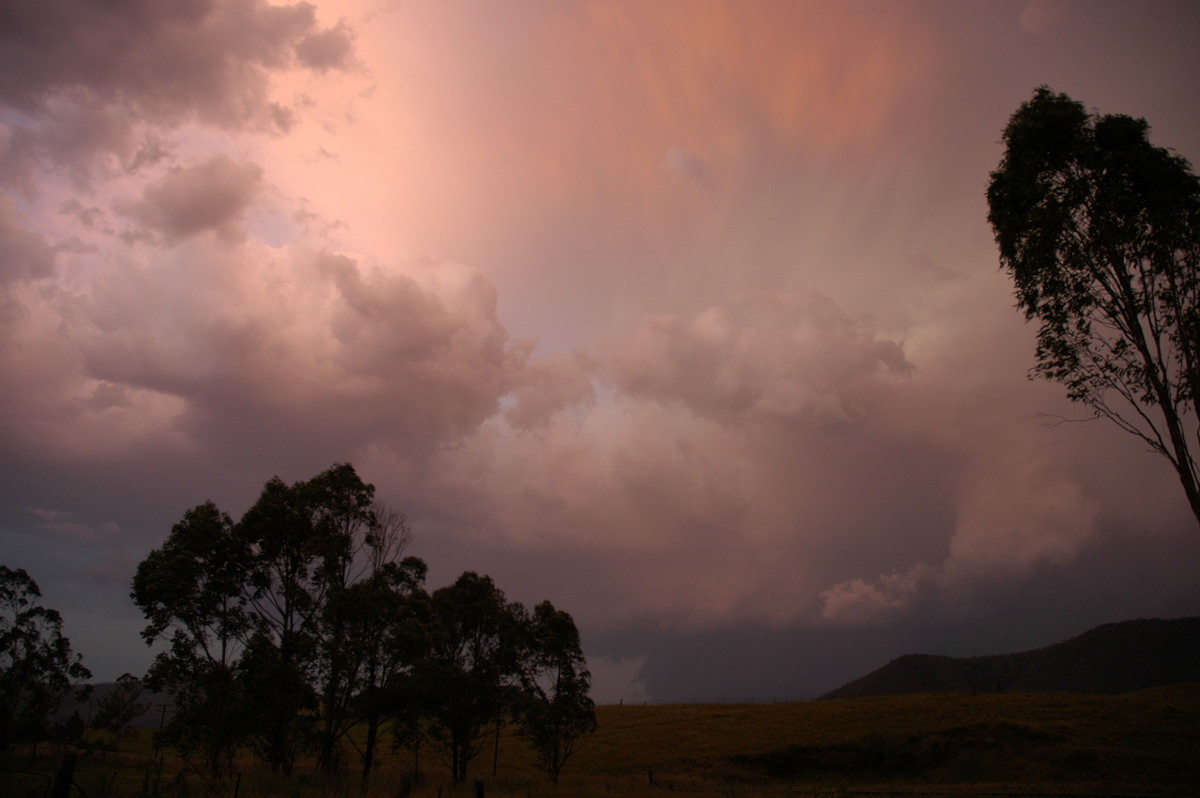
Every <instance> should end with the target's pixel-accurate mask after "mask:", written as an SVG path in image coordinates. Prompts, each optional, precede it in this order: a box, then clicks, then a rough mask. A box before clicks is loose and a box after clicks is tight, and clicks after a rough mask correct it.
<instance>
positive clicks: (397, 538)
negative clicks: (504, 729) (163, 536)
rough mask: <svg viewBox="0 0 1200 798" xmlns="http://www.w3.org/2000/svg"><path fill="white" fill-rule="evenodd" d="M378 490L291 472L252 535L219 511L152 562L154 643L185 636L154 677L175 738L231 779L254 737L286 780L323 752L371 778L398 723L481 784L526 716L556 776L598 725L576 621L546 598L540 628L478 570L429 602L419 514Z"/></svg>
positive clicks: (145, 598) (258, 509)
mask: <svg viewBox="0 0 1200 798" xmlns="http://www.w3.org/2000/svg"><path fill="white" fill-rule="evenodd" d="M374 493H375V489H374V487H373V486H372V485H369V484H367V483H364V482H363V481H362V480H361V479H360V478H359V477H358V475H357V474H356V473H355V471H354V469H353V467H352V466H350V465H348V464H338V465H334V466H333V467H332V468H330V469H327V470H326V471H324V472H322V473H321V474H318V475H317V476H316V477H313V478H312V479H310V480H307V481H301V482H296V483H293V484H290V485H289V484H287V483H285V482H283V480H281V479H279V478H277V477H276V478H273V479H271V480H269V481H268V482H267V483H266V484H265V485H264V487H263V490H262V493H261V494H260V495H259V498H258V500H257V501H256V502H255V504H254V505H253V506H252V507H251V508H250V509H249V510H247V511H246V513H245V514H244V515H243V516H242V518H241V520H240V521H238V522H237V523H236V524H235V523H234V522H233V521H232V519H230V518H229V516H227V515H225V514H224V513H222V512H221V511H220V510H219V509H217V507H216V505H214V504H213V503H212V502H206V503H205V504H202V505H199V506H198V507H195V508H193V509H192V510H189V511H188V512H187V513H185V515H184V518H183V520H182V521H180V523H178V524H176V525H175V526H174V527H173V528H172V530H171V533H170V535H169V536H168V538H167V540H166V542H165V543H164V545H163V547H162V548H161V549H157V550H154V551H151V552H150V554H149V555H147V557H146V559H145V560H143V562H142V563H141V564H140V565H139V566H138V570H137V575H136V576H135V578H134V583H133V599H134V601H135V602H136V603H137V605H138V606H139V607H140V608H141V609H142V611H143V612H144V613H145V615H146V618H147V621H148V624H147V626H146V628H145V630H144V631H143V633H142V636H143V638H144V639H145V640H146V642H147V643H154V642H155V641H159V640H165V641H167V642H168V643H169V647H168V648H167V650H165V651H162V652H161V653H160V654H159V655H158V657H157V658H156V659H155V662H154V665H153V666H152V667H151V669H150V672H149V673H148V674H147V681H148V683H149V684H150V685H151V686H152V687H154V688H155V689H166V690H168V691H169V692H170V693H171V694H172V695H173V696H174V698H175V703H176V710H175V713H174V715H173V717H172V720H171V723H170V724H169V725H168V726H167V728H166V729H164V732H163V735H162V740H163V741H164V742H169V743H172V744H174V745H176V746H178V747H179V749H180V750H181V751H182V752H183V753H184V754H185V755H188V756H199V757H202V758H203V761H204V762H205V763H206V766H207V770H208V771H209V773H210V774H212V775H214V776H218V775H220V774H222V773H228V772H229V771H230V765H231V763H232V760H233V757H234V756H235V752H236V751H237V750H238V748H239V746H241V745H242V744H243V743H245V744H248V745H249V746H250V747H251V748H252V749H253V750H254V751H255V752H256V753H257V754H258V756H259V757H260V758H261V759H262V760H263V761H264V762H265V763H267V765H268V766H269V767H270V768H271V770H272V771H273V772H276V773H279V774H284V775H286V774H289V773H291V772H292V770H293V768H294V767H295V764H296V762H297V761H299V760H300V759H301V758H303V757H306V756H308V755H310V754H312V755H315V757H316V760H317V764H318V767H319V769H320V770H321V771H322V772H323V773H324V774H325V775H326V776H332V775H334V774H336V772H337V771H338V769H339V765H340V763H341V760H342V755H343V753H344V752H345V751H346V749H347V748H348V747H349V746H353V747H354V748H355V749H357V751H358V753H359V756H360V759H361V764H362V780H363V782H364V783H365V782H366V781H367V780H368V778H369V776H370V774H371V772H372V770H373V768H374V767H375V765H376V762H377V748H378V740H379V737H380V734H381V732H382V731H383V730H384V727H385V725H386V724H388V723H389V722H390V723H391V727H392V736H393V739H394V740H395V741H396V742H397V744H400V745H405V746H412V747H418V746H420V745H421V744H423V743H425V742H429V743H431V744H432V746H433V748H434V749H435V750H437V751H439V752H440V753H442V754H443V755H444V756H445V757H446V759H447V761H448V762H449V763H450V764H451V772H452V773H453V776H454V778H455V780H456V781H464V780H466V777H467V770H468V766H469V763H470V762H471V760H472V759H474V758H475V756H477V755H478V754H479V752H480V751H481V750H482V746H483V744H484V739H485V736H488V735H489V733H490V731H491V730H492V729H493V728H496V729H499V727H500V726H501V725H502V723H503V721H504V719H505V718H506V717H509V716H512V715H513V714H514V713H517V714H519V715H520V718H521V720H522V723H523V727H524V728H526V729H527V730H528V731H529V733H530V734H531V735H533V737H532V739H536V740H537V744H538V745H539V746H542V748H540V749H539V750H541V751H543V754H544V756H545V757H547V759H546V772H547V773H548V774H549V775H550V777H551V778H552V779H557V777H558V773H559V771H560V770H561V768H562V765H563V763H565V762H566V760H567V758H568V757H569V756H570V754H571V752H573V751H574V749H575V747H576V745H577V743H578V741H579V740H581V739H582V738H583V737H585V736H586V735H587V734H588V733H590V731H591V730H592V729H594V728H595V721H594V715H593V714H592V704H591V701H590V699H588V698H587V689H588V683H589V676H588V673H587V669H586V667H585V663H584V660H583V654H582V652H581V650H580V646H579V635H578V632H577V630H576V629H575V626H574V622H573V621H572V620H571V617H570V616H569V615H567V614H566V613H562V612H558V611H557V610H555V609H554V608H553V606H552V605H550V604H549V603H548V602H547V603H545V604H544V605H541V606H539V608H538V613H537V614H536V616H535V617H534V618H532V619H531V618H530V616H529V614H528V613H527V612H526V611H525V609H524V607H522V606H521V605H520V604H518V603H512V602H509V601H507V600H506V599H505V597H504V594H503V593H502V592H501V591H500V590H499V589H498V588H496V586H495V584H494V583H493V582H492V580H491V579H490V578H489V577H487V576H480V575H478V574H476V573H474V572H467V573H464V574H463V575H462V576H461V577H460V578H459V579H458V580H457V581H456V582H455V583H454V584H453V585H450V586H448V587H445V588H442V589H441V590H438V591H436V592H435V593H434V594H433V595H432V596H431V595H429V594H428V593H427V592H426V591H425V588H424V581H425V574H426V566H425V563H424V562H422V561H421V560H419V559H417V558H415V557H409V558H405V559H401V557H400V555H401V554H402V553H403V550H404V547H405V546H406V544H407V542H408V540H409V535H410V533H409V529H408V525H407V523H406V522H405V519H404V516H403V515H401V514H399V513H395V512H392V511H389V510H387V509H386V508H383V507H380V506H379V505H378V504H376V502H375V500H374ZM518 699H521V700H518ZM518 708H519V711H518ZM360 725H361V726H363V727H365V729H364V735H361V736H360V735H356V734H354V733H353V732H355V730H356V729H357V728H358V727H359V726H360Z"/></svg>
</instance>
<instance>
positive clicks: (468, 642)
mask: <svg viewBox="0 0 1200 798" xmlns="http://www.w3.org/2000/svg"><path fill="white" fill-rule="evenodd" d="M431 606H432V614H433V626H432V629H431V635H430V646H429V652H428V654H427V656H426V658H425V659H424V660H423V661H422V662H421V663H420V664H419V665H418V684H419V685H420V687H421V689H422V691H423V693H424V695H425V696H426V701H425V703H424V705H423V707H422V709H423V714H424V715H425V717H426V718H427V719H428V721H429V723H430V728H429V738H430V741H431V742H432V743H433V744H434V746H435V747H436V748H438V749H439V750H440V751H441V752H442V753H443V754H444V755H445V756H446V758H447V760H448V761H449V762H450V769H451V773H453V775H454V780H455V781H457V782H464V781H466V780H467V773H468V767H469V765H470V763H471V760H472V759H474V758H475V757H476V756H477V755H478V754H479V752H480V751H481V750H482V748H483V743H484V739H485V737H486V736H487V735H488V733H489V731H490V730H491V729H492V728H493V727H494V726H495V725H496V724H498V723H500V722H501V720H502V718H503V716H504V715H505V713H506V712H507V711H508V710H509V708H510V706H511V704H512V701H513V697H514V694H515V692H516V688H517V686H518V684H519V683H520V680H521V677H522V674H523V669H524V650H523V649H524V646H523V644H524V641H525V636H524V633H525V626H526V624H527V619H526V612H525V608H524V607H522V606H521V605H520V604H518V603H510V602H509V601H507V600H506V599H505V597H504V593H503V592H502V591H500V589H499V588H497V587H496V585H495V584H494V583H493V582H492V580H491V578H490V577H487V576H480V575H479V574H476V573H474V572H472V571H468V572H466V573H464V574H463V575H462V576H460V577H459V578H458V580H457V581H455V582H454V584H452V585H449V586H448V587H444V588H442V589H440V590H438V591H435V592H434V594H433V596H432V598H431Z"/></svg>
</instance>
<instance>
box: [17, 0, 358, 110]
mask: <svg viewBox="0 0 1200 798" xmlns="http://www.w3.org/2000/svg"><path fill="white" fill-rule="evenodd" d="M304 43H307V44H304ZM302 44H303V45H304V48H305V52H307V53H308V55H307V56H304V57H301V58H300V61H301V63H303V64H305V65H307V66H311V67H313V68H320V69H322V70H324V69H330V68H334V67H337V66H339V65H341V64H344V63H346V62H347V61H348V59H349V58H350V41H349V37H348V35H347V34H346V32H345V30H344V29H343V28H341V27H338V28H334V29H332V30H330V31H327V32H322V31H320V30H318V29H317V23H316V14H315V8H314V7H313V6H312V5H310V4H308V3H295V4H286V5H271V4H269V3H266V2H263V0H169V1H168V2H159V1H158V0H123V1H122V2H116V3H100V2H82V3H81V2H74V0H46V2H38V3H5V4H4V6H3V10H2V11H0V101H2V102H5V103H8V104H9V105H12V106H14V107H16V108H19V109H21V110H22V111H25V112H27V113H35V114H40V113H43V112H44V111H45V110H46V108H47V107H48V105H49V104H50V103H51V102H52V101H53V100H54V98H56V97H64V96H66V97H70V96H74V94H75V93H76V92H84V93H85V94H86V95H87V96H88V97H95V98H100V99H102V100H103V102H105V103H106V104H109V103H115V104H117V105H120V106H126V107H129V108H131V109H136V111H137V112H138V113H139V114H141V115H151V116H153V117H159V118H168V119H179V118H180V117H181V116H183V115H186V114H192V113H194V114H196V115H197V116H198V117H199V118H201V119H202V120H204V121H206V122H211V123H214V124H219V125H223V126H247V125H250V126H256V127H266V128H272V127H278V126H279V121H280V120H279V119H278V108H277V107H274V106H273V105H272V101H271V100H270V99H269V96H268V95H269V92H268V73H269V72H270V71H271V70H277V69H282V68H285V67H287V66H288V65H289V63H290V62H291V59H292V57H293V52H294V51H295V50H296V48H297V47H298V46H301V45H302Z"/></svg>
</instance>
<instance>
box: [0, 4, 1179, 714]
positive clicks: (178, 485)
mask: <svg viewBox="0 0 1200 798" xmlns="http://www.w3.org/2000/svg"><path fill="white" fill-rule="evenodd" d="M1197 33H1200V13H1198V12H1197V10H1196V8H1195V7H1194V6H1193V5H1192V4H1189V3H1186V2H1174V3H1172V2H1071V1H1070V0H1033V1H1032V2H1027V3H1022V2H987V3H983V2H981V3H969V4H964V3H956V2H936V1H934V0H929V1H928V2H924V1H923V2H897V3H869V2H845V3H827V2H811V3H806V2H791V3H780V2H728V3H720V2H709V1H708V0H699V1H698V2H682V1H681V2H632V1H627V2H572V3H543V2H505V3H493V2H460V1H456V0H447V1H446V2H421V1H420V0H413V1H411V2H409V1H406V2H403V3H398V2H397V3H389V2H385V0H361V2H360V1H359V0H346V1H345V2H318V3H317V4H315V5H309V4H307V3H300V4H296V5H287V4H280V5H270V4H268V3H266V2H264V1H263V0H194V1H189V2H179V3H171V4H163V3H155V2H150V1H149V0H130V2H128V3H125V4H124V6H123V7H122V8H119V9H116V8H114V7H112V6H111V5H109V4H99V3H79V2H77V0H75V1H71V0H48V1H47V2H43V3H38V4H26V3H16V2H6V1H3V0H0V189H2V190H3V192H4V193H3V196H0V452H2V459H0V462H3V464H4V468H5V470H6V472H8V474H7V476H6V479H5V481H4V482H5V484H6V486H7V487H6V489H5V490H4V491H3V493H2V495H3V501H0V541H2V542H3V547H4V558H3V559H4V560H5V563H6V564H7V565H10V566H11V567H25V568H26V569H28V570H29V571H30V572H31V573H32V575H33V576H34V577H35V578H36V579H38V580H39V582H41V583H42V586H43V589H44V592H45V593H46V595H47V600H48V602H49V603H50V604H51V605H52V606H58V607H59V608H60V609H62V610H63V611H64V614H65V615H66V617H67V626H68V629H67V631H68V634H69V635H70V636H71V637H72V639H73V640H74V641H75V643H76V648H77V649H79V650H81V651H82V652H83V653H84V655H85V658H86V661H87V662H88V663H89V664H90V665H91V666H92V667H93V670H96V671H97V675H98V676H100V677H102V678H112V677H115V676H116V675H117V674H119V673H120V672H121V671H123V670H139V669H140V668H143V667H144V666H145V664H146V663H147V662H148V659H149V654H148V653H147V652H146V651H144V650H142V648H141V643H140V641H139V640H138V639H137V637H136V631H137V629H138V628H139V627H140V625H141V622H140V620H139V618H138V617H137V615H136V611H135V610H134V609H133V607H132V606H130V605H129V602H128V600H127V599H126V595H127V591H128V580H129V579H130V577H131V575H132V571H133V568H134V567H135V565H136V563H137V561H138V560H139V559H140V558H141V557H142V556H144V555H145V553H146V551H148V550H149V549H150V548H151V547H154V546H156V545H158V544H159V543H160V542H161V540H162V539H163V537H164V536H165V534H166V533H167V531H168V530H169V528H170V525H171V524H172V523H173V522H174V521H175V520H178V518H179V517H180V516H181V515H182V514H183V512H184V511H185V510H186V509H187V508H188V507H190V506H193V505H195V504H197V503H199V502H201V501H203V500H205V499H207V498H212V499H214V500H215V501H217V502H218V504H219V505H221V506H222V507H223V508H224V509H226V510H227V511H229V512H231V513H234V514H235V515H236V514H238V513H240V512H241V511H242V510H244V509H245V507H246V506H248V504H249V503H250V502H251V501H252V500H253V497H254V496H255V494H256V493H257V491H258V489H259V488H260V487H261V485H262V483H263V482H264V481H266V480H267V479H268V478H269V477H270V476H272V475H274V474H278V475H280V476H282V477H283V478H285V479H288V480H295V479H302V478H306V477H308V476H311V475H313V474H315V473H317V472H318V471H320V470H321V469H323V468H325V467H326V466H328V465H329V464H331V463H333V462H335V461H350V462H352V463H354V464H355V466H356V467H357V468H358V470H359V472H360V473H361V474H362V475H363V477H364V478H365V479H367V480H369V481H371V482H373V483H374V484H375V485H376V486H377V487H378V489H379V493H380V495H381V497H382V498H383V499H384V500H385V501H387V502H388V503H389V504H391V505H393V506H395V507H396V508H398V509H400V510H402V511H404V512H406V513H407V514H408V516H409V518H410V521H411V522H412V525H413V527H414V531H415V535H416V540H415V543H414V553H417V554H419V555H421V556H424V557H426V558H427V559H428V561H429V563H430V566H431V582H432V586H438V585H440V584H444V583H445V582H448V581H450V580H451V579H453V577H454V576H455V575H456V574H457V573H458V572H459V571H461V570H463V569H467V568H470V569H475V570H480V571H485V572H488V573H491V574H492V575H493V576H494V577H495V578H496V579H497V582H498V583H499V584H500V585H501V587H503V588H505V589H506V590H507V591H508V592H509V594H510V595H511V596H512V597H514V598H517V599H520V600H522V601H526V602H531V603H532V602H535V601H537V600H540V599H542V598H549V599H551V600H552V601H554V603H555V604H556V605H558V606H560V607H562V608H564V609H567V610H568V611H571V612H572V613H574V615H575V616H576V619H577V621H578V622H579V623H580V626H581V628H582V630H583V633H584V640H585V646H587V647H588V648H589V651H590V652H591V654H592V659H593V669H594V670H595V671H596V673H597V680H598V684H597V689H598V695H599V696H600V697H601V698H602V699H611V698H616V697H623V696H627V697H636V696H644V695H649V696H651V697H654V698H671V697H675V698H677V697H679V696H677V695H675V694H674V693H672V691H671V685H672V684H673V683H674V684H681V685H687V686H688V687H689V689H692V690H693V691H694V692H697V693H703V694H704V695H708V696H710V697H711V696H713V695H731V694H741V693H743V692H753V691H759V692H760V693H764V694H765V693H768V692H771V691H774V692H775V693H776V694H779V693H781V692H789V691H790V694H806V693H811V692H813V691H816V690H818V689H828V688H831V687H833V686H836V685H837V684H840V683H841V682H844V681H848V680H849V679H852V678H855V677H857V676H859V675H861V673H863V672H865V671H866V670H869V669H871V668H873V667H876V666H877V665H879V664H882V661H876V659H878V658H879V657H886V656H893V655H896V654H900V653H906V652H907V651H910V650H915V649H917V648H920V647H922V646H925V647H928V646H942V647H943V648H944V649H946V651H945V653H995V652H996V651H999V650H1004V649H1005V648H1007V647H1017V648H1019V647H1031V646H1035V645H1043V644H1046V643H1049V642H1053V641H1054V640H1057V639H1059V638H1060V637H1065V636H1068V635H1070V634H1074V633H1077V632H1080V631H1083V630H1084V628H1086V627H1087V626H1090V625H1093V624H1096V623H1100V622H1104V621H1110V620H1119V619H1124V618H1127V617H1134V616H1138V615H1148V614H1162V615H1169V614H1195V613H1196V612H1197V611H1198V610H1200V592H1198V591H1197V588H1196V587H1195V585H1194V582H1195V580H1194V574H1195V568H1196V563H1197V561H1198V560H1197V558H1198V557H1200V535H1198V531H1197V530H1196V528H1195V524H1194V521H1192V520H1190V515H1189V513H1188V512H1187V507H1186V505H1185V503H1184V501H1183V497H1182V493H1181V492H1180V491H1179V490H1178V488H1177V487H1176V486H1175V484H1174V482H1173V479H1172V476H1171V473H1170V471H1169V469H1168V467H1167V466H1166V464H1165V461H1160V460H1158V459H1156V458H1155V457H1153V456H1152V455H1150V454H1147V453H1145V452H1143V451H1142V447H1141V446H1140V445H1139V444H1138V442H1137V441H1136V440H1133V439H1131V438H1127V437H1126V436H1122V435H1121V434H1120V433H1119V432H1117V431H1115V430H1113V429H1109V428H1105V427H1102V426H1100V425H1098V424H1066V425H1059V426H1049V425H1047V424H1046V416H1043V415H1041V414H1049V415H1051V416H1053V415H1054V414H1061V415H1070V414H1072V413H1073V412H1074V411H1073V410H1072V408H1070V406H1069V405H1068V404H1067V403H1066V402H1065V400H1064V399H1063V398H1062V391H1061V390H1060V389H1058V388H1056V387H1055V386H1052V385H1046V384H1042V383H1031V382H1028V381H1027V380H1026V379H1025V373H1026V371H1027V370H1028V368H1029V367H1030V366H1031V365H1032V353H1033V330H1032V329H1031V328H1030V327H1029V326H1028V325H1026V324H1024V322H1023V321H1022V319H1021V318H1020V315H1019V314H1018V313H1017V312H1016V311H1015V310H1014V309H1013V299H1012V296H1011V290H1010V286H1009V285H1008V283H1007V281H1006V278H1005V276H1004V275H1003V274H1002V273H1000V272H999V271H998V263H997V256H996V251H995V246H994V244H993V242H992V238H991V232H990V230H989V228H988V226H987V222H986V212H987V209H986V203H985V200H984V187H985V185H986V182H987V179H988V172H989V170H991V169H993V168H995V166H996V165H997V163H998V161H999V158H1000V155H1001V144H1000V132H1001V130H1002V128H1003V126H1004V124H1005V123H1006V121H1007V119H1008V117H1009V115H1010V114H1011V113H1012V112H1013V111H1014V110H1015V109H1016V108H1017V106H1018V105H1019V104H1020V103H1021V102H1022V101H1023V100H1025V99H1027V98H1028V97H1029V96H1030V95H1031V93H1032V91H1033V89H1034V88H1035V87H1036V86H1038V85H1040V84H1043V83H1044V84H1048V85H1050V86H1051V87H1052V88H1054V89H1055V90H1057V91H1064V92H1067V93H1068V94H1071V95H1072V96H1073V97H1075V98H1076V99H1079V100H1081V101H1083V102H1084V103H1086V104H1087V105H1088V106H1089V107H1091V108H1095V109H1097V110H1099V111H1101V112H1105V113H1128V114H1132V115H1136V116H1144V117H1146V118H1147V119H1148V120H1149V121H1150V123H1151V125H1152V126H1153V134H1152V138H1153V139H1154V141H1155V142H1156V143H1158V144H1160V145H1163V146H1168V147H1172V148H1175V149H1176V150H1177V151H1178V152H1180V153H1181V154H1183V155H1184V156H1190V157H1200V105H1198V104H1197V102H1196V99H1197V97H1200V91H1198V88H1200V86H1198V83H1200V78H1198V76H1200V54H1198V53H1197V49H1196V47H1195V40H1196V34H1197ZM1113 574H1122V577H1121V579H1120V582H1121V586H1120V587H1119V588H1115V587H1114V584H1113V580H1112V576H1113ZM1047 601H1051V602H1054V606H1056V607H1058V608H1059V611H1058V612H1046V610H1045V607H1046V602H1047ZM723 635H724V636H725V637H722V636H723ZM737 635H743V637H742V638H737V639H740V640H741V641H742V642H741V643H740V644H739V645H742V646H743V647H744V648H745V651H743V652H742V653H741V656H740V658H739V657H738V656H735V655H734V654H733V653H731V652H730V651H729V648H730V645H729V642H728V641H729V640H730V639H734V638H735V637H736V636H737ZM856 635H857V637H856ZM729 636H733V637H729ZM871 640H874V641H877V642H876V643H871V642H870V641H871ZM820 645H828V646H830V649H829V652H828V653H823V652H822V650H821V649H820V648H819V646H820ZM706 646H707V648H706ZM754 646H758V647H759V649H761V650H768V649H769V650H771V651H774V652H776V654H777V655H778V657H777V659H778V660H779V664H778V666H777V667H778V669H779V672H778V673H776V672H774V671H772V672H770V673H768V672H766V671H767V670H769V669H768V668H766V666H762V665H760V664H758V663H755V662H753V661H751V660H752V659H753V654H752V653H746V652H752V651H753V650H759V649H754ZM950 649H953V650H950ZM682 651H688V652H692V653H690V654H689V655H688V656H686V657H685V656H683V655H682V654H680V653H679V652H682ZM823 658H824V659H825V660H827V661H828V663H832V664H828V666H822V665H821V664H820V662H821V661H822V659H823ZM839 658H840V659H839ZM700 662H707V663H708V664H707V665H703V666H702V665H700V664H698V663H700ZM738 662H741V663H742V666H741V670H739V669H738V667H739V666H738V665H737V664H736V663H738ZM713 663H725V664H721V665H720V666H719V667H718V665H716V664H713ZM729 663H733V664H729ZM814 663H815V664H814ZM834 665H836V666H837V668H834ZM756 667H758V668H762V669H764V670H763V672H758V671H756V670H755V668H756ZM839 669H840V670H839ZM847 669H848V670H847ZM789 673H790V674H791V675H790V676H789ZM789 679H790V680H791V681H789ZM722 680H724V681H722ZM731 681H732V682H733V683H732V684H731V683H730V682H731ZM743 687H744V690H743V689H741V688H743ZM680 689H682V688H680ZM691 697H697V696H691ZM699 697H704V696H703V695H701V696H699Z"/></svg>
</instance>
